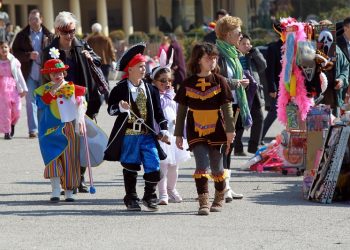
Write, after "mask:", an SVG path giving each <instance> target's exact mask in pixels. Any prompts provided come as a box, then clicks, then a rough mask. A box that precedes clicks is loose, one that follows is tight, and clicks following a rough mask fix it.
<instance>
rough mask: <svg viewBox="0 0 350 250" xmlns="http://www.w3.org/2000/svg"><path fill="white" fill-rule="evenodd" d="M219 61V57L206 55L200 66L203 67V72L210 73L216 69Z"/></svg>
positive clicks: (200, 61)
mask: <svg viewBox="0 0 350 250" xmlns="http://www.w3.org/2000/svg"><path fill="white" fill-rule="evenodd" d="M217 61H218V56H217V55H211V56H209V55H208V54H204V55H203V56H202V58H201V59H200V60H199V65H200V67H201V71H202V72H209V71H212V70H214V69H215V67H216V63H217Z"/></svg>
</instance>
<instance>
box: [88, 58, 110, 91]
mask: <svg viewBox="0 0 350 250" xmlns="http://www.w3.org/2000/svg"><path fill="white" fill-rule="evenodd" d="M87 61H88V64H89V67H90V71H91V75H92V78H93V79H94V81H95V83H96V85H97V90H98V92H99V93H100V94H101V95H104V94H109V84H108V82H107V81H106V79H105V77H104V75H103V72H102V70H101V68H100V67H97V66H96V65H95V64H94V63H93V62H92V61H90V60H87Z"/></svg>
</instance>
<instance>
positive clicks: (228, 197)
mask: <svg viewBox="0 0 350 250" xmlns="http://www.w3.org/2000/svg"><path fill="white" fill-rule="evenodd" d="M231 191H232V190H231V189H228V190H227V191H226V193H225V202H226V203H230V202H232V201H233V197H232V192H231Z"/></svg>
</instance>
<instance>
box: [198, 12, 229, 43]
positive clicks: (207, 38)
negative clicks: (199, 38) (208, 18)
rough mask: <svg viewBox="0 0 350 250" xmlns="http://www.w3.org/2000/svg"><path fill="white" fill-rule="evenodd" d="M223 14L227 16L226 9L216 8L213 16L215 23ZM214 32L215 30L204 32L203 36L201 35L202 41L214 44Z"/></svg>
mask: <svg viewBox="0 0 350 250" xmlns="http://www.w3.org/2000/svg"><path fill="white" fill-rule="evenodd" d="M225 16H228V13H227V11H226V10H224V9H221V10H218V11H217V12H216V17H215V23H216V22H217V21H218V20H220V19H221V18H223V17H225ZM216 39H217V38H216V33H215V30H213V31H211V32H209V33H208V34H206V35H205V36H204V37H203V41H204V42H208V43H213V44H215V43H216Z"/></svg>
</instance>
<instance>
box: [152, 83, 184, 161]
mask: <svg viewBox="0 0 350 250" xmlns="http://www.w3.org/2000/svg"><path fill="white" fill-rule="evenodd" d="M174 96H175V92H174V91H173V90H170V91H167V92H166V93H164V94H163V93H160V102H161V106H162V109H163V113H164V116H165V119H167V121H168V131H169V134H170V138H169V139H170V140H169V141H170V143H171V144H170V145H168V144H166V143H164V142H161V141H159V143H160V146H161V147H162V149H163V150H164V152H165V153H166V154H167V158H166V159H165V160H162V161H161V162H162V163H168V164H172V165H176V164H180V163H182V162H185V161H187V160H189V159H190V158H191V155H190V152H189V151H188V150H187V149H188V144H187V141H186V140H183V148H184V149H183V150H181V149H178V148H177V147H176V143H175V141H176V137H175V136H174V130H175V120H176V110H177V106H176V102H175V101H174V100H173V99H174Z"/></svg>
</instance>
